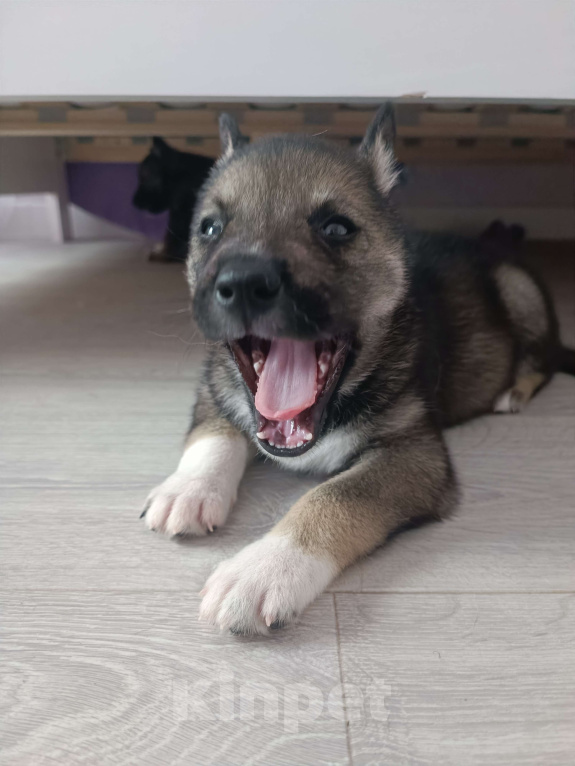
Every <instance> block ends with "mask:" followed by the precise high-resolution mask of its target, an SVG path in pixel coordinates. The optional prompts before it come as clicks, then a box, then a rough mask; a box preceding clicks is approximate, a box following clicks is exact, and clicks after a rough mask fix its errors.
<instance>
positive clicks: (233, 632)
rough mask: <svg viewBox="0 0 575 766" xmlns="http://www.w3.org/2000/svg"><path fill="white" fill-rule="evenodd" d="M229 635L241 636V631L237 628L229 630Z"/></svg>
mask: <svg viewBox="0 0 575 766" xmlns="http://www.w3.org/2000/svg"><path fill="white" fill-rule="evenodd" d="M230 633H231V634H232V636H243V635H244V634H243V631H241V630H240V629H239V628H230Z"/></svg>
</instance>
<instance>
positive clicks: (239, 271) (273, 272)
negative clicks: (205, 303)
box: [213, 255, 283, 324]
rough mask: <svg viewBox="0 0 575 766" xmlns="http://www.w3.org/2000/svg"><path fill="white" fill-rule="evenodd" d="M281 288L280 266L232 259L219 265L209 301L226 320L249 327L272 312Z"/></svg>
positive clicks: (264, 260) (265, 261)
mask: <svg viewBox="0 0 575 766" xmlns="http://www.w3.org/2000/svg"><path fill="white" fill-rule="evenodd" d="M282 288H283V268H282V264H281V262H279V261H277V260H275V259H272V258H261V257H257V256H241V255H239V256H234V257H233V258H230V259H229V260H227V261H226V262H225V263H223V264H222V266H221V268H220V271H219V273H218V275H217V277H216V280H215V283H214V295H213V300H214V301H215V303H216V304H217V305H218V306H219V307H220V309H223V310H224V312H225V313H226V314H227V315H228V317H229V318H230V319H239V320H242V321H243V322H244V323H247V324H249V323H250V322H251V321H253V320H254V319H257V318H258V317H259V316H261V315H262V314H265V313H267V312H269V311H271V310H272V309H274V308H275V307H276V306H277V305H278V303H279V301H280V299H281V293H282Z"/></svg>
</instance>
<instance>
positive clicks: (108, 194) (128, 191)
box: [66, 162, 168, 241]
mask: <svg viewBox="0 0 575 766" xmlns="http://www.w3.org/2000/svg"><path fill="white" fill-rule="evenodd" d="M66 175H67V178H68V191H69V195H70V202H72V203H73V204H74V205H78V206H79V207H81V208H83V209H84V210H86V211H87V212H88V213H92V214H93V215H97V216H99V217H100V218H105V219H106V220H107V221H111V222H112V223H115V224H118V225H119V226H124V227H126V228H127V229H132V230H133V231H138V232H140V233H141V234H144V235H145V236H146V237H149V238H150V239H153V240H157V241H161V240H163V238H164V234H165V232H166V227H167V225H168V213H167V211H166V212H165V213H160V214H159V215H153V214H152V213H147V212H145V211H143V210H137V209H136V208H135V207H134V206H133V205H132V197H133V195H134V192H135V191H136V187H137V185H138V165H137V164H136V163H134V162H68V163H66Z"/></svg>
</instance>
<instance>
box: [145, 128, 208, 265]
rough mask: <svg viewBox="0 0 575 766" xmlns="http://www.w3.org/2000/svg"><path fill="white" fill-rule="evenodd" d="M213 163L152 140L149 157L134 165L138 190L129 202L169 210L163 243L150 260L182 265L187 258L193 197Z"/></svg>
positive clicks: (151, 210)
mask: <svg viewBox="0 0 575 766" xmlns="http://www.w3.org/2000/svg"><path fill="white" fill-rule="evenodd" d="M213 164H214V160H212V159H211V158H210V157H204V156H202V155H201V154H191V153H189V152H180V151H179V150H178V149H173V148H172V147H171V146H169V144H167V143H166V142H165V141H164V140H163V139H161V138H157V137H154V138H153V139H152V148H151V150H150V152H149V154H148V155H147V156H146V157H145V158H144V159H143V160H142V162H141V163H140V165H139V166H138V188H137V189H136V191H135V193H134V197H133V199H132V203H133V205H134V207H137V208H138V209H140V210H148V211H149V212H150V213H155V214H158V213H163V212H165V211H166V210H169V220H168V228H167V231H166V235H165V237H164V242H163V243H162V245H161V246H160V247H159V248H158V249H157V250H156V249H155V250H154V251H153V252H152V254H151V255H150V260H154V261H177V262H179V263H183V262H184V261H185V260H186V258H187V257H188V248H189V244H190V224H191V222H192V212H193V209H194V204H195V202H196V196H197V194H198V191H199V189H200V188H201V186H202V184H203V183H204V181H205V180H206V178H207V177H208V175H209V172H210V170H211V169H212V166H213Z"/></svg>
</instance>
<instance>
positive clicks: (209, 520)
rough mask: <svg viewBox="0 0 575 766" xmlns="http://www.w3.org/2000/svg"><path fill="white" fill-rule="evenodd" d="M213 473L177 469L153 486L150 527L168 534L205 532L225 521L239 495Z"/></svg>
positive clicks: (148, 515)
mask: <svg viewBox="0 0 575 766" xmlns="http://www.w3.org/2000/svg"><path fill="white" fill-rule="evenodd" d="M227 490H228V488H227V487H226V486H225V482H224V481H222V480H220V481H218V480H217V479H216V478H215V477H213V476H204V477H200V478H193V477H190V476H188V475H186V474H183V473H178V472H176V473H173V474H172V475H171V476H170V477H169V478H167V479H166V481H165V482H163V484H160V485H159V486H158V487H156V488H155V489H153V490H152V492H151V493H150V495H149V496H148V501H147V503H146V511H145V512H144V516H145V519H146V525H147V526H148V528H149V529H153V530H154V531H156V532H164V533H165V534H167V535H170V536H174V535H205V534H206V533H207V532H212V531H213V530H214V529H216V527H221V526H222V524H224V523H225V521H226V519H227V517H228V513H229V512H230V508H231V507H232V505H233V504H234V502H235V499H236V498H235V495H231V494H230V492H228V491H227Z"/></svg>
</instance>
